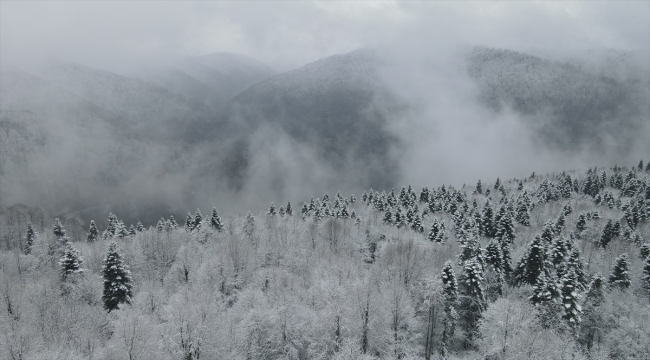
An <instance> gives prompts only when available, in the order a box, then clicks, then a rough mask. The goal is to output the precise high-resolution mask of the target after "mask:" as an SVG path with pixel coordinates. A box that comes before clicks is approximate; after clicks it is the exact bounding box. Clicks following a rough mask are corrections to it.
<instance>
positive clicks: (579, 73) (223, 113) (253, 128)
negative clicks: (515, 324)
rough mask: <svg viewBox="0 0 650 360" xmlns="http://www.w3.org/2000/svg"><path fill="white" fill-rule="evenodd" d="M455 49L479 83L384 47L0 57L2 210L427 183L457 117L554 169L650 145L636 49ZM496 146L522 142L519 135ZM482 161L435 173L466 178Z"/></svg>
mask: <svg viewBox="0 0 650 360" xmlns="http://www.w3.org/2000/svg"><path fill="white" fill-rule="evenodd" d="M450 56H451V55H450ZM454 56H455V57H454V59H455V63H457V64H458V67H459V68H460V69H461V70H462V71H461V73H459V74H457V75H456V78H455V80H454V83H459V84H464V87H469V88H472V89H474V90H472V91H469V90H464V88H463V87H461V89H457V88H454V87H447V86H443V85H444V83H443V84H442V85H441V87H442V89H446V90H442V89H439V88H436V91H435V92H432V93H431V95H427V94H430V91H431V90H432V89H431V88H430V87H428V86H424V85H422V84H420V83H418V82H413V84H412V85H411V88H408V86H407V89H408V91H405V89H403V87H404V84H402V83H401V82H400V81H399V79H402V78H407V77H408V75H409V72H408V71H409V70H411V71H415V70H417V71H418V72H419V73H421V74H423V75H421V76H420V77H421V78H427V77H428V76H429V75H430V76H431V77H433V78H435V77H436V76H439V75H440V73H445V72H448V71H452V70H454V69H455V68H453V69H452V68H447V67H442V66H439V65H438V64H436V63H431V64H425V65H423V66H421V68H417V69H410V67H411V64H410V63H409V62H405V61H401V60H400V59H399V57H398V56H396V54H394V53H391V52H390V51H387V50H386V49H381V48H378V49H370V48H364V49H359V50H356V51H352V52H348V53H345V54H339V55H334V56H330V57H326V58H323V59H320V60H317V61H314V62H311V63H309V64H306V65H304V66H302V67H300V68H297V69H294V70H290V71H285V72H282V73H279V74H278V73H276V72H275V71H274V70H272V69H271V68H270V67H268V66H266V65H264V64H263V63H261V62H259V61H257V60H254V59H252V58H249V57H246V56H243V55H238V54H232V53H214V54H210V55H205V56H200V57H191V58H188V59H186V60H184V61H179V62H176V63H173V64H171V65H169V66H168V67H165V68H163V69H158V70H156V69H150V70H149V71H147V72H141V73H138V74H135V75H128V76H127V75H124V74H122V75H120V74H115V73H112V72H108V71H104V70H101V69H97V68H92V67H88V66H83V65H80V64H72V63H66V62H56V63H53V64H49V65H47V66H44V67H42V68H41V69H37V70H38V71H37V70H33V69H30V70H29V71H26V70H24V69H20V68H16V67H11V66H3V68H2V76H0V95H1V98H2V101H1V102H0V129H1V130H3V131H0V155H1V156H0V209H2V211H3V213H4V214H8V213H7V211H9V212H10V210H9V208H10V207H12V206H14V205H21V204H24V205H27V206H28V207H41V208H42V209H43V211H45V212H47V213H49V214H52V215H51V216H53V217H57V216H58V217H60V218H63V217H66V218H73V217H77V218H78V219H79V220H80V221H82V222H88V221H89V220H90V219H91V218H92V219H94V220H96V221H97V222H98V225H101V226H105V225H106V223H105V219H104V215H105V214H106V213H108V212H118V213H120V214H121V216H122V217H123V218H124V221H125V222H127V223H136V222H137V221H138V220H140V221H145V222H147V223H151V222H153V221H157V219H158V218H160V216H168V215H173V216H175V217H176V218H177V219H180V218H181V216H182V217H183V218H184V215H185V214H184V209H185V208H190V207H195V206H197V205H200V206H202V207H203V208H206V209H207V208H208V207H211V206H213V205H214V204H211V203H210V202H211V201H212V200H211V199H215V198H216V199H220V201H221V202H222V203H223V204H222V205H220V207H221V208H222V209H224V210H228V211H240V212H245V211H247V210H248V209H250V208H256V207H258V206H260V205H262V204H268V203H270V202H271V201H273V199H276V198H287V199H291V200H294V201H295V200H296V199H301V198H303V197H307V196H311V194H313V193H317V192H322V190H323V189H338V190H345V191H346V192H358V193H360V192H361V191H362V190H363V189H368V188H370V187H373V188H386V189H388V188H391V187H395V186H397V185H398V183H399V182H400V181H404V179H406V180H407V181H411V180H409V179H410V178H418V179H423V178H424V177H423V176H421V175H417V174H419V173H420V172H421V171H415V170H412V169H413V168H414V165H413V164H411V162H412V161H415V162H417V161H421V160H420V159H417V158H411V156H412V151H413V150H417V149H420V148H422V149H427V148H428V147H429V146H430V144H431V143H436V144H438V143H440V144H441V145H440V146H441V147H443V148H448V147H454V146H455V145H456V144H454V143H453V142H454V141H453V140H451V142H452V143H450V144H445V140H444V139H445V137H446V136H447V134H446V130H445V127H447V126H452V125H453V124H455V123H456V122H458V121H459V120H460V119H466V118H469V119H472V120H471V125H472V127H477V128H483V127H485V126H493V127H494V128H493V129H492V127H490V129H492V131H497V132H498V133H501V132H503V131H505V130H507V129H501V127H503V126H505V125H503V121H504V120H503V118H504V117H506V118H507V117H508V116H510V115H511V114H515V115H516V119H515V124H519V125H521V127H522V129H523V130H521V131H522V132H523V133H522V134H520V135H519V136H517V138H518V139H524V141H525V143H530V144H531V145H530V148H532V149H534V152H535V154H537V153H538V152H541V153H542V154H547V153H548V154H551V155H549V156H550V158H549V160H548V161H549V162H550V163H553V164H555V163H557V162H564V160H565V159H568V158H571V157H574V161H573V163H574V164H572V165H575V164H579V163H583V162H584V161H587V160H584V159H591V160H590V162H589V163H592V162H593V160H594V159H598V158H602V159H603V161H605V162H607V161H610V162H615V161H628V159H636V158H637V157H638V156H639V155H638V154H645V153H647V151H648V147H647V142H644V141H643V139H641V138H642V137H641V136H640V134H642V133H643V132H644V131H646V130H647V128H648V122H647V118H648V113H647V111H648V110H647V106H645V104H646V103H647V99H648V96H650V95H648V94H649V93H650V90H649V88H650V83H649V82H648V78H649V76H648V73H647V69H645V68H644V67H643V66H639V65H638V64H637V62H636V60H635V58H634V56H633V54H630V53H627V52H623V51H612V52H611V53H606V54H605V55H604V56H591V57H590V61H585V60H584V59H583V58H578V59H563V60H558V59H555V58H550V57H544V56H542V55H530V54H526V53H521V52H515V51H510V50H505V49H487V48H480V47H479V48H472V49H470V50H469V51H465V52H461V53H459V54H457V55H454ZM430 85H431V84H429V86H430ZM425 95H426V96H425ZM447 96H451V97H453V98H458V99H461V98H462V99H466V100H465V101H466V102H467V104H466V105H468V106H463V107H465V108H467V109H470V110H469V111H470V112H469V113H467V114H463V113H461V114H454V113H453V112H451V110H450V109H446V108H444V107H442V108H441V110H437V109H438V108H439V107H441V105H444V103H442V104H439V103H438V102H439V101H443V100H444V99H445V97H447ZM420 97H423V99H424V101H419V100H418V101H416V100H415V99H416V98H418V99H419V98H420ZM441 99H443V100H441ZM447 113H449V114H447ZM468 121H469V120H468ZM499 129H501V130H499ZM502 130H503V131H502ZM428 131H431V134H430V135H429V136H427V137H426V139H424V140H423V139H422V138H421V137H420V135H419V133H425V132H428ZM463 138H464V137H463ZM459 141H461V142H462V139H461V140H459ZM465 141H466V140H465ZM471 146H474V144H462V147H471ZM504 146H506V147H507V148H509V150H508V151H509V152H513V151H519V150H522V151H521V153H525V151H523V149H520V147H521V146H522V145H521V144H509V143H506V144H504ZM423 151H425V152H426V150H423ZM432 151H433V150H432ZM482 153H485V154H493V155H491V156H498V155H499V153H498V152H496V150H495V149H491V148H485V149H483V151H482ZM438 160H440V159H438ZM567 161H568V160H567ZM482 162H483V160H475V161H473V162H472V161H470V162H469V164H468V166H467V167H465V170H464V171H461V170H460V168H458V167H456V168H454V169H453V171H451V170H452V169H450V170H449V171H447V172H445V173H448V174H450V175H449V176H452V177H453V178H454V179H457V178H458V179H462V180H460V181H458V182H463V181H466V180H465V179H467V181H469V180H470V179H471V178H473V177H475V176H478V173H475V172H478V169H479V168H481V169H483V168H484V167H483V166H484V165H483V164H481V163H482ZM434 166H437V164H434ZM513 166H514V165H513ZM554 166H555V165H554ZM517 167H521V164H519V165H517ZM546 167H548V166H546ZM473 169H476V170H473ZM556 170H559V168H556ZM513 171H514V170H513ZM526 171H528V170H526ZM441 173H442V172H441ZM515 173H516V172H515ZM414 174H416V175H417V176H415V175H414ZM459 174H465V175H462V176H461V175H459ZM466 174H471V176H472V177H470V176H468V175H466ZM496 175H498V174H496ZM597 175H598V176H600V175H601V174H597ZM608 176H609V175H608ZM71 178H74V186H71V183H70V182H71V181H72V180H71ZM624 180H625V179H623V178H621V179H618V180H617V181H619V182H622V181H624ZM422 181H423V180H418V182H422ZM144 184H146V185H144ZM419 185H424V183H422V184H419ZM476 190H477V191H480V192H479V194H481V192H486V193H487V192H488V191H491V192H492V193H494V192H497V191H500V189H499V187H498V186H497V187H494V186H490V187H487V186H483V187H477V189H476ZM602 196H603V197H604V196H607V194H602ZM608 199H609V197H608ZM606 201H608V200H607V199H606ZM154 209H158V210H159V211H152V210H154ZM493 211H495V212H496V211H498V208H494V209H493ZM7 216H8V215H5V216H2V218H5V219H6V218H7ZM517 221H520V222H521V221H524V222H525V221H526V220H525V219H524V218H520V219H519V220H517ZM68 222H69V221H68ZM127 228H128V227H127Z"/></svg>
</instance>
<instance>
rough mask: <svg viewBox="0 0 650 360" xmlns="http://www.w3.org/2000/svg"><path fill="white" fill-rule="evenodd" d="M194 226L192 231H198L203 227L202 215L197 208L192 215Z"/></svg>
mask: <svg viewBox="0 0 650 360" xmlns="http://www.w3.org/2000/svg"><path fill="white" fill-rule="evenodd" d="M193 225H194V226H193V227H192V229H193V230H196V229H200V228H201V226H202V225H203V214H201V209H199V208H197V209H196V213H195V214H194V224H193Z"/></svg>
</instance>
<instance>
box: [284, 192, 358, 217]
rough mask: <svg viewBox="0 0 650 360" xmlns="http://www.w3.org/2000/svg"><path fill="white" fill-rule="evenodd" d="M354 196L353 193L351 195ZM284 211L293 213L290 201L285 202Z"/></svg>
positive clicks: (289, 213)
mask: <svg viewBox="0 0 650 360" xmlns="http://www.w3.org/2000/svg"><path fill="white" fill-rule="evenodd" d="M353 196H354V195H353ZM285 212H286V213H287V215H289V216H291V215H292V214H293V209H292V208H291V202H290V201H289V202H287V207H286V209H285Z"/></svg>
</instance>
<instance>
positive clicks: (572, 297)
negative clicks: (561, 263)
mask: <svg viewBox="0 0 650 360" xmlns="http://www.w3.org/2000/svg"><path fill="white" fill-rule="evenodd" d="M560 283H561V290H560V291H561V295H562V306H563V307H564V314H563V315H562V318H563V319H565V320H566V321H567V322H568V323H569V326H570V327H571V328H573V329H576V328H577V327H578V325H579V324H580V321H581V318H580V315H581V314H582V307H581V306H580V297H581V296H580V293H579V287H580V285H579V282H578V279H577V277H576V274H575V273H574V272H573V271H568V272H567V273H566V274H564V276H563V277H562V279H561V280H560Z"/></svg>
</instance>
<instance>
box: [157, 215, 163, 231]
mask: <svg viewBox="0 0 650 360" xmlns="http://www.w3.org/2000/svg"><path fill="white" fill-rule="evenodd" d="M156 230H158V232H163V231H164V230H165V219H163V218H160V220H158V224H157V225H156Z"/></svg>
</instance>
